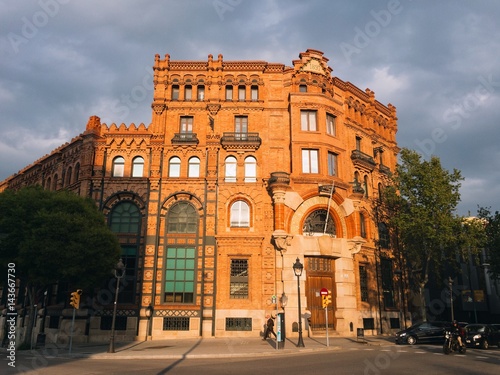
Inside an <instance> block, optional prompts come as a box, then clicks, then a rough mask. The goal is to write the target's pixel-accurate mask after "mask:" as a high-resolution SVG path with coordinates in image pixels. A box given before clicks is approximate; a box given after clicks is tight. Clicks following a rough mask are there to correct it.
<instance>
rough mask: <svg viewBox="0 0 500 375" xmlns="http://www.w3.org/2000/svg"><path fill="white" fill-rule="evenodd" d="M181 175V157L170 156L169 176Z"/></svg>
mask: <svg viewBox="0 0 500 375" xmlns="http://www.w3.org/2000/svg"><path fill="white" fill-rule="evenodd" d="M180 176H181V159H180V158H178V157H177V156H174V157H173V158H170V162H169V169H168V177H180Z"/></svg>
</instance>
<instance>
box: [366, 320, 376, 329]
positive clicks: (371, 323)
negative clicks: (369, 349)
mask: <svg viewBox="0 0 500 375" xmlns="http://www.w3.org/2000/svg"><path fill="white" fill-rule="evenodd" d="M363 329H375V319H373V318H363Z"/></svg>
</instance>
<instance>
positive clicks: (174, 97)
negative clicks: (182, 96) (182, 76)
mask: <svg viewBox="0 0 500 375" xmlns="http://www.w3.org/2000/svg"><path fill="white" fill-rule="evenodd" d="M172 100H179V86H177V85H174V86H172Z"/></svg>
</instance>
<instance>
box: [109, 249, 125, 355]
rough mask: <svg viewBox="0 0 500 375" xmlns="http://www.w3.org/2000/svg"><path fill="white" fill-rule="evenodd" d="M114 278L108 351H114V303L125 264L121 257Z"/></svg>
mask: <svg viewBox="0 0 500 375" xmlns="http://www.w3.org/2000/svg"><path fill="white" fill-rule="evenodd" d="M113 271H114V273H115V278H116V291H115V302H114V305H113V320H112V321H111V337H110V338H109V348H108V353H114V352H115V322H116V305H117V303H118V291H119V289H120V279H121V278H122V277H123V276H125V265H124V264H123V261H122V259H121V258H120V260H119V261H118V263H117V264H116V266H115V269H114V270H113Z"/></svg>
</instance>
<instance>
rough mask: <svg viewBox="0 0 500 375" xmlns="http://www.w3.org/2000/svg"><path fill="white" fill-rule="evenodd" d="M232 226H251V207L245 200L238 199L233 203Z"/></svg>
mask: <svg viewBox="0 0 500 375" xmlns="http://www.w3.org/2000/svg"><path fill="white" fill-rule="evenodd" d="M230 215H231V220H230V223H231V224H230V225H231V227H240V228H241V227H243V228H248V227H249V226H250V207H249V206H248V203H247V202H245V201H241V200H240V201H236V202H234V203H233V204H232V205H231V213H230Z"/></svg>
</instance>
